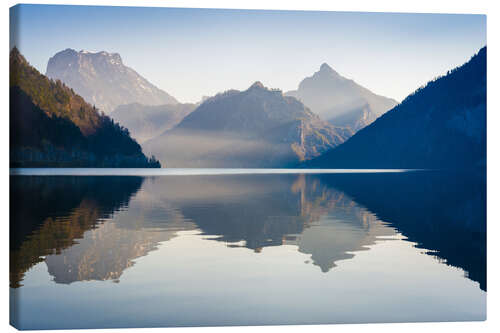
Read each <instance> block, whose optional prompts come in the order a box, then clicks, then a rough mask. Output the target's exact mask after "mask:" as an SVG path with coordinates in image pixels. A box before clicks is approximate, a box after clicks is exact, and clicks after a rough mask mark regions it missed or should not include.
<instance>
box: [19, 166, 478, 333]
mask: <svg viewBox="0 0 500 333" xmlns="http://www.w3.org/2000/svg"><path fill="white" fill-rule="evenodd" d="M114 171H115V174H118V175H116V176H112V174H113V173H112V171H110V170H109V169H104V170H103V169H91V170H85V169H80V170H74V169H73V170H71V169H31V170H27V169H23V170H14V171H12V172H11V221H10V223H11V241H10V243H11V244H10V257H11V264H10V287H11V305H12V306H13V307H14V308H15V310H16V311H13V312H11V313H12V314H13V315H12V317H11V321H13V322H15V323H16V325H17V326H18V327H20V328H24V329H37V328H40V329H41V328H97V327H152V326H200V325H262V324H309V323H311V324H326V323H365V322H401V321H457V320H458V321H462V320H484V319H485V317H486V185H485V177H484V175H483V176H481V175H474V174H472V175H471V174H470V173H469V174H467V176H465V175H464V174H450V173H443V172H435V171H425V172H424V171H409V172H406V171H405V170H392V172H386V171H387V170H386V171H384V172H380V170H369V171H367V170H364V171H363V172H359V171H353V170H342V171H339V170H336V171H328V172H326V171H324V172H318V173H314V174H308V173H305V172H306V171H303V170H299V171H295V172H292V171H286V172H279V171H267V172H266V171H262V170H260V171H255V169H253V171H252V170H250V171H248V169H247V170H246V171H244V170H233V171H230V172H228V171H221V170H216V169H210V170H208V171H201V170H193V169H188V170H180V169H176V170H169V171H167V172H166V171H164V170H163V171H161V170H160V171H158V170H156V171H155V170H153V171H148V170H131V169H124V170H119V171H118V173H117V170H116V169H115V170H114ZM297 172H298V173H297ZM28 174H31V175H28ZM14 313H15V315H14Z"/></svg>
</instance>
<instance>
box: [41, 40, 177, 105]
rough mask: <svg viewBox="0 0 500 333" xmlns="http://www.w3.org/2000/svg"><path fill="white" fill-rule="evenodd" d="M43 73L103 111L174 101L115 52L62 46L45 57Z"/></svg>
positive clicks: (173, 102) (171, 102)
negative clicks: (137, 104)
mask: <svg viewBox="0 0 500 333" xmlns="http://www.w3.org/2000/svg"><path fill="white" fill-rule="evenodd" d="M46 75H47V76H48V77H49V78H52V79H59V80H61V81H62V82H64V83H65V84H66V85H68V86H69V87H71V88H72V89H73V90H75V92H76V93H77V94H79V95H81V96H82V97H83V98H84V99H85V100H86V101H87V102H89V103H91V104H93V105H95V106H96V107H97V108H99V109H100V110H102V111H104V112H105V113H110V112H112V111H113V110H114V109H115V108H116V107H117V106H118V105H122V104H129V103H142V104H147V105H161V104H176V103H177V101H176V100H175V98H173V97H172V96H170V95H169V94H167V93H166V92H164V91H163V90H161V89H158V88H157V87H155V86H154V85H153V84H151V83H150V82H148V81H147V80H146V79H145V78H143V77H142V76H140V75H139V74H138V73H137V72H136V71H134V70H133V69H132V68H130V67H127V66H125V65H124V64H123V62H122V58H121V57H120V55H119V54H118V53H108V52H104V51H102V52H97V53H91V52H88V51H80V52H77V51H75V50H72V49H66V50H64V51H61V52H58V53H57V54H55V55H54V56H53V57H52V58H50V59H49V62H48V64H47V72H46Z"/></svg>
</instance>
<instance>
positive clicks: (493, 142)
mask: <svg viewBox="0 0 500 333" xmlns="http://www.w3.org/2000/svg"><path fill="white" fill-rule="evenodd" d="M26 2H27V3H43V4H47V3H50V4H79V5H115V6H116V5H121V6H125V5H126V6H162V7H198V8H202V7H208V8H246V9H289V10H290V9H291V10H293V9H300V10H332V11H372V12H416V13H464V14H466V13H474V14H487V46H488V118H487V119H488V120H487V121H488V292H487V295H488V296H487V297H488V320H487V321H486V322H472V323H419V324H412V323H408V324H369V325H366V324H365V325H321V326H267V327H238V328H235V327H210V328H169V329H167V328H157V329H134V330H127V332H134V333H135V332H141V333H143V332H159V331H168V332H233V331H237V332H255V330H258V331H273V332H302V331H304V330H307V331H311V332H331V331H332V330H335V331H336V332H358V331H360V330H369V331H370V333H372V332H373V333H378V332H388V333H392V332H401V331H404V332H419V333H420V332H422V331H431V332H434V331H440V332H441V331H453V332H471V331H475V332H476V331H478V332H479V331H495V332H498V331H499V329H500V325H499V323H500V318H498V316H499V315H500V313H499V297H498V294H499V292H498V290H499V288H498V281H499V276H498V263H497V262H498V258H497V255H498V243H496V236H497V235H499V227H498V223H499V221H498V220H499V215H500V214H499V212H498V211H497V210H496V208H497V207H496V206H497V205H498V204H499V203H500V201H499V193H498V186H499V184H500V183H499V176H498V173H497V172H496V171H497V170H500V168H499V157H498V151H499V149H500V148H499V147H498V145H499V144H500V141H499V132H500V129H498V126H499V124H500V122H499V121H498V120H499V112H500V109H499V104H498V94H499V93H500V91H499V84H498V77H499V75H500V73H499V62H500V53H499V34H498V32H499V31H500V28H499V25H500V11H499V7H500V6H499V5H498V3H500V2H499V1H495V0H491V1H487V0H474V1H471V0H468V1H460V0H454V1H453V0H419V1H401V0H399V1H398V0H376V1H373V0H372V1H370V0H349V1H320V0H307V1H306V0H302V1H300V0H288V1H287V0H253V1H250V0H240V1H234V0H233V1H229V0H206V1H203V0H177V1H176V0H172V1H159V0H157V1H151V0H143V1H139V0H135V1H132V0H103V1H77V0H66V1H50V0H45V1H36V0H28V1H26ZM2 3H3V5H2V11H1V12H0V25H1V29H2V33H1V35H0V36H1V41H0V45H1V46H2V48H1V49H2V50H3V51H2V52H0V64H1V65H0V69H1V75H0V78H1V80H0V82H1V87H0V93H1V95H2V98H1V99H0V103H1V104H2V107H1V108H0V117H1V119H0V146H1V149H2V151H1V153H0V156H1V160H2V163H1V168H2V170H1V172H0V191H1V192H0V193H1V200H0V205H1V208H0V211H1V212H2V216H1V217H2V219H1V223H2V229H1V233H0V235H1V237H2V241H1V242H0V244H1V246H2V247H1V249H0V256H1V258H2V261H1V264H0V269H1V270H2V274H1V275H0V277H1V279H0V286H1V287H0V291H1V292H0V306H1V308H0V327H1V328H2V331H3V329H5V330H6V331H7V332H12V331H15V329H14V328H12V327H10V326H9V324H8V322H9V288H8V285H9V274H8V273H9V265H8V261H9V255H8V253H9V246H8V243H9V233H8V226H9V217H8V211H9V201H8V200H9V190H8V186H9V185H8V184H9V176H8V175H9V170H8V168H9V154H8V151H9V125H8V124H9V122H8V110H9V109H8V107H9V102H8V98H9V97H8V96H9V93H8V91H9V90H8V84H9V72H8V71H9V68H8V57H9V46H8V45H9V40H8V38H9V34H8V31H9V10H8V8H9V7H10V6H13V5H15V4H17V3H18V2H15V1H10V0H9V1H5V2H2ZM61 33H64V32H61ZM121 331H123V330H95V332H107V333H114V332H121ZM45 332H46V331H45ZM59 332H65V331H59ZM68 332H71V331H68Z"/></svg>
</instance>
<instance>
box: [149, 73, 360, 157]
mask: <svg viewBox="0 0 500 333" xmlns="http://www.w3.org/2000/svg"><path fill="white" fill-rule="evenodd" d="M352 134H353V132H352V131H351V130H350V129H346V128H339V127H334V126H333V125H331V124H329V123H328V122H326V121H323V120H322V119H321V118H319V117H318V116H317V115H315V114H314V113H312V112H311V111H310V110H309V109H308V108H307V107H306V106H304V104H302V103H301V102H300V101H298V100H297V99H295V98H294V97H289V96H284V95H283V93H282V92H281V91H280V90H276V89H268V88H266V87H264V86H263V85H262V83H260V82H256V83H254V84H253V85H252V86H251V87H250V88H248V89H247V90H245V91H237V90H230V91H227V92H225V93H221V94H218V95H216V96H215V97H212V98H209V99H206V100H205V101H204V102H203V103H202V104H201V105H200V106H199V107H198V108H196V110H194V111H193V112H191V113H190V114H189V115H187V116H186V117H185V118H184V119H183V120H182V121H181V122H180V123H179V124H178V125H177V126H176V127H175V128H173V129H172V130H169V131H167V132H165V133H164V134H162V135H160V136H158V137H156V138H154V139H152V140H150V141H148V142H146V143H145V145H144V147H145V149H146V150H147V151H149V152H154V154H155V155H156V156H157V157H158V158H159V159H160V161H162V163H164V164H165V165H167V166H168V167H285V166H290V165H294V164H296V163H298V162H300V161H304V160H308V159H311V158H314V157H316V156H319V155H320V154H321V153H323V152H325V151H327V150H328V149H330V148H332V147H335V146H337V145H339V144H340V143H342V142H344V141H345V140H346V139H347V138H348V137H350V136H351V135H352Z"/></svg>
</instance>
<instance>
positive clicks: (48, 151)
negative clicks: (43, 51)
mask: <svg viewBox="0 0 500 333" xmlns="http://www.w3.org/2000/svg"><path fill="white" fill-rule="evenodd" d="M9 64H10V158H11V166H13V167H33V166H39V167H62V166H66V167H157V166H159V163H158V162H157V161H155V160H154V159H148V158H147V157H146V156H144V154H143V153H142V149H141V146H140V145H139V144H138V143H137V142H136V141H135V140H133V139H131V138H130V136H129V133H128V130H127V129H126V128H123V127H122V126H120V125H119V124H118V123H115V122H114V121H113V120H112V119H111V118H109V117H107V116H105V115H104V114H101V113H99V112H98V111H97V109H96V108H95V107H92V106H91V105H89V104H88V103H87V102H85V100H84V99H83V98H82V97H81V96H79V95H77V94H75V93H74V91H73V90H72V89H71V88H69V87H67V86H65V85H64V84H63V83H62V82H61V81H59V80H58V81H53V80H50V79H48V78H47V77H46V76H44V75H42V74H40V73H39V72H38V71H37V70H36V69H35V68H33V67H32V66H30V64H29V63H28V62H27V61H26V59H25V58H24V57H23V56H22V55H21V54H20V53H19V51H18V49H17V48H13V49H12V50H11V52H10V58H9Z"/></svg>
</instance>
